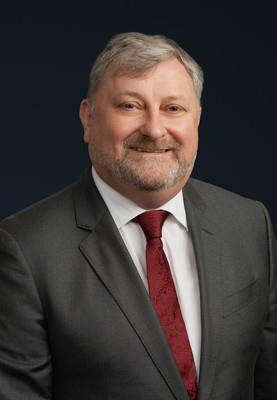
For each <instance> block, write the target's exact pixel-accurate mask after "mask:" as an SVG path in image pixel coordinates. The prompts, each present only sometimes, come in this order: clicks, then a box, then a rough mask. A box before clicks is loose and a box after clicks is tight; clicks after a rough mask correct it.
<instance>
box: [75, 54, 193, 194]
mask: <svg viewBox="0 0 277 400" xmlns="http://www.w3.org/2000/svg"><path fill="white" fill-rule="evenodd" d="M95 97H96V99H95V104H94V108H93V110H91V107H90V105H89V103H88V102H87V101H86V100H84V101H83V102H82V103H81V109H80V116H81V120H82V123H83V126H84V140H85V142H86V143H88V147H89V154H90V157H91V160H92V163H93V166H94V168H95V169H96V171H97V172H98V174H99V175H100V176H101V177H102V179H103V180H104V181H106V182H107V183H108V184H109V185H110V186H112V187H114V188H115V189H116V190H118V191H121V190H120V188H121V187H124V190H126V188H127V189H128V190H130V191H132V190H134V189H135V188H136V189H139V190H142V191H148V192H149V191H159V190H167V189H169V188H172V187H174V185H176V186H178V187H179V186H180V183H181V186H183V185H184V184H185V183H186V181H187V179H188V177H189V176H190V173H191V170H192V168H193V164H194V160H195V157H196V153H197V143H198V131H197V130H198V124H199V119H200V106H199V102H198V99H197V96H196V94H195V91H194V88H193V83H192V80H191V78H190V76H189V75H188V73H187V71H186V69H185V67H184V66H183V65H182V64H181V63H180V62H179V61H178V60H177V59H176V58H171V59H169V60H166V61H162V62H161V63H159V64H158V65H157V66H156V67H155V68H153V69H152V70H150V71H148V72H147V73H145V74H144V75H143V76H140V77H136V78H130V77H128V76H112V75H111V74H107V76H106V77H105V78H104V79H103V81H102V83H101V84H100V86H99V88H98V89H97V92H96V96H95Z"/></svg>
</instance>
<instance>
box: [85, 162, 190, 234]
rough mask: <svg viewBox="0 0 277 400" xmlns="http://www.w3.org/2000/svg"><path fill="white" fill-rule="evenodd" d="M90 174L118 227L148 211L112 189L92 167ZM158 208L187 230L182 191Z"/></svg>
mask: <svg viewBox="0 0 277 400" xmlns="http://www.w3.org/2000/svg"><path fill="white" fill-rule="evenodd" d="M92 176H93V179H94V182H95V185H96V187H97V189H98V190H99V192H100V194H101V196H102V198H103V200H104V202H105V203H106V206H107V207H108V209H109V211H110V213H111V215H112V217H113V219H114V221H115V224H116V226H117V228H118V229H121V228H122V227H123V226H124V225H126V224H127V223H128V222H130V221H131V220H132V219H133V218H135V217H136V216H137V215H139V214H141V213H143V212H145V211H148V210H145V209H143V208H141V207H139V206H138V205H137V204H136V203H134V202H133V201H131V200H129V199H127V198H126V197H124V196H122V194H120V193H119V192H117V191H116V190H114V189H113V188H112V187H111V186H109V185H108V184H107V183H106V182H104V181H103V179H102V178H100V176H99V175H98V174H97V172H96V171H95V169H94V168H93V167H92ZM158 209H159V210H165V211H168V212H169V213H170V214H172V215H173V216H174V217H175V218H176V220H177V221H178V222H179V223H180V224H181V225H183V226H184V227H185V229H186V230H188V226H187V217H186V210H185V205H184V199H183V194H182V191H180V192H178V193H177V194H176V195H175V196H174V197H173V198H172V199H171V200H169V201H168V202H167V203H165V204H163V205H162V206H161V207H159V208H158Z"/></svg>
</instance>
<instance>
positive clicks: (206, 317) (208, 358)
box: [184, 184, 222, 400]
mask: <svg viewBox="0 0 277 400" xmlns="http://www.w3.org/2000/svg"><path fill="white" fill-rule="evenodd" d="M184 201H185V207H186V212H187V218H188V227H189V231H190V233H191V237H192V241H193V245H194V250H195V256H196V263H197V268H198V276H199V285H200V301H201V325H202V326H201V328H202V341H201V360H200V377H199V392H198V400H208V399H209V398H210V393H211V390H212V386H213V381H214V375H215V368H216V359H217V354H218V350H219V341H220V333H221V320H222V270H221V262H220V261H221V260H220V240H219V237H218V234H217V233H216V231H217V227H216V226H215V225H214V224H213V222H212V221H210V220H209V219H208V217H207V216H206V214H207V213H206V210H205V204H204V202H203V201H202V199H201V198H200V197H199V195H198V194H197V193H196V192H195V190H194V189H193V188H192V187H191V184H187V186H186V188H185V190H184Z"/></svg>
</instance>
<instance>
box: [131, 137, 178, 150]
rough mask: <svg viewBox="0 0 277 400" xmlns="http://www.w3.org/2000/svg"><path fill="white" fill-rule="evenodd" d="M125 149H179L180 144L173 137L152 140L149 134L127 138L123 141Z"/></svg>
mask: <svg viewBox="0 0 277 400" xmlns="http://www.w3.org/2000/svg"><path fill="white" fill-rule="evenodd" d="M123 147H124V148H125V149H133V148H140V149H143V150H146V151H162V150H178V149H179V147H180V145H179V143H177V142H176V141H175V140H173V139H172V138H169V139H160V140H152V139H149V138H148V137H147V136H142V137H140V138H139V139H136V140H134V139H126V140H125V141H124V142H123Z"/></svg>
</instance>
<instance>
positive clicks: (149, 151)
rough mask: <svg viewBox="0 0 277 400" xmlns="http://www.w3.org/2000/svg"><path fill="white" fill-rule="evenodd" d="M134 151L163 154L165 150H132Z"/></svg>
mask: <svg viewBox="0 0 277 400" xmlns="http://www.w3.org/2000/svg"><path fill="white" fill-rule="evenodd" d="M134 150H136V151H140V152H144V153H165V152H166V151H167V150H148V149H140V148H134Z"/></svg>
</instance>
